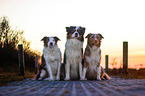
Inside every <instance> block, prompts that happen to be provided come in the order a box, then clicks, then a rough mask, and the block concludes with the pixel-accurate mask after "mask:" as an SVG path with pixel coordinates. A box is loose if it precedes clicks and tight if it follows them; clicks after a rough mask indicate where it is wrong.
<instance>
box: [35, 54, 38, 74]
mask: <svg viewBox="0 0 145 96" xmlns="http://www.w3.org/2000/svg"><path fill="white" fill-rule="evenodd" d="M37 72H38V56H37V55H36V56H35V74H37Z"/></svg>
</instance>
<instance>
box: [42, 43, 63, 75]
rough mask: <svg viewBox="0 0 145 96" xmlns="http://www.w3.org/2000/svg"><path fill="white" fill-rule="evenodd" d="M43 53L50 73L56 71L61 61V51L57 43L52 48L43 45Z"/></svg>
mask: <svg viewBox="0 0 145 96" xmlns="http://www.w3.org/2000/svg"><path fill="white" fill-rule="evenodd" d="M43 55H44V58H45V61H46V62H47V64H49V65H50V67H51V70H52V74H53V75H55V74H56V73H57V70H58V67H59V63H60V62H61V52H60V49H59V48H58V47H57V45H56V46H55V47H53V48H49V47H44V49H43Z"/></svg>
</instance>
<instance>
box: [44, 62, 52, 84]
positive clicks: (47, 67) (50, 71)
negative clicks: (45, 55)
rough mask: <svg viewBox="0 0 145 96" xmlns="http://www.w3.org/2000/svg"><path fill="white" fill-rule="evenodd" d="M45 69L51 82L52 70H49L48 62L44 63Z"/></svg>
mask: <svg viewBox="0 0 145 96" xmlns="http://www.w3.org/2000/svg"><path fill="white" fill-rule="evenodd" d="M46 69H47V71H48V73H49V76H50V81H53V80H54V79H53V74H52V70H51V67H50V65H49V64H48V62H46Z"/></svg>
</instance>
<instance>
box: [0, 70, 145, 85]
mask: <svg viewBox="0 0 145 96" xmlns="http://www.w3.org/2000/svg"><path fill="white" fill-rule="evenodd" d="M25 74H26V75H25V76H19V73H8V72H5V73H1V74H0V86H3V85H7V83H10V82H12V81H21V80H24V79H26V78H32V77H33V76H35V74H34V72H25ZM109 75H110V76H120V77H121V78H125V79H128V78H132V79H145V69H139V70H135V69H128V74H127V75H123V74H121V73H120V70H119V69H110V70H109Z"/></svg>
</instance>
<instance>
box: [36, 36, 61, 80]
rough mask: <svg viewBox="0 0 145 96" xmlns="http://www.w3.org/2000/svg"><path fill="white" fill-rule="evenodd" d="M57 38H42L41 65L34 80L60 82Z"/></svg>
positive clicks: (59, 58)
mask: <svg viewBox="0 0 145 96" xmlns="http://www.w3.org/2000/svg"><path fill="white" fill-rule="evenodd" d="M58 40H60V39H59V38H58V37H44V38H43V39H42V40H41V41H44V49H43V56H42V64H41V65H40V68H39V72H38V74H37V75H36V76H35V77H34V79H35V80H37V79H38V80H42V79H44V78H45V77H47V76H48V78H46V79H45V80H50V81H52V80H60V67H61V52H60V49H59V48H58V46H57V41H58Z"/></svg>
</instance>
